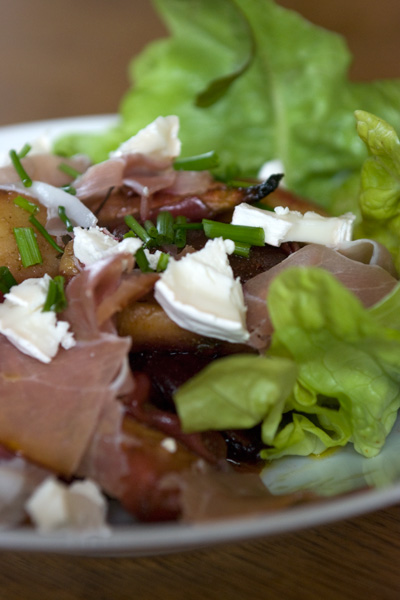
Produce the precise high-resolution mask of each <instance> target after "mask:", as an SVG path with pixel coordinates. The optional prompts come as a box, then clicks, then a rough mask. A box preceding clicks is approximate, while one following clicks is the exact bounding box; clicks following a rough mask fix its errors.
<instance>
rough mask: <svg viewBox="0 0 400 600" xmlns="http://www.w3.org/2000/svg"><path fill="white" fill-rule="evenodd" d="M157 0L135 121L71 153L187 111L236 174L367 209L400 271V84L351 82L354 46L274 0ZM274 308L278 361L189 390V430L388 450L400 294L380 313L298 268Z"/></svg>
mask: <svg viewBox="0 0 400 600" xmlns="http://www.w3.org/2000/svg"><path fill="white" fill-rule="evenodd" d="M153 1H154V4H155V6H156V8H157V10H158V12H159V13H160V15H161V16H162V18H163V19H164V20H165V22H166V24H167V27H168V28H169V30H170V34H171V35H170V37H168V38H167V39H163V40H159V41H156V42H153V43H151V44H150V45H149V46H148V47H147V48H146V49H145V50H144V51H143V52H142V54H141V55H140V56H139V57H137V58H135V59H134V60H133V62H132V64H131V67H130V75H131V79H132V88H131V89H130V90H129V91H128V92H127V93H126V95H125V97H124V98H123V100H122V103H121V107H120V122H119V124H118V125H117V126H116V127H114V128H113V129H111V130H109V131H107V132H104V133H103V134H101V135H99V134H95V135H88V134H84V135H69V136H67V137H65V138H63V139H61V140H59V141H58V142H57V144H56V147H55V150H56V152H58V153H61V154H66V155H71V154H75V153H78V152H83V153H86V154H89V156H91V158H92V159H93V160H94V161H100V160H103V159H105V158H107V157H108V153H109V152H110V151H111V150H113V149H115V148H116V147H117V146H118V145H119V144H120V143H121V142H123V141H124V140H126V139H127V138H128V137H130V136H131V135H134V134H135V133H136V132H137V131H138V130H139V129H141V128H142V127H144V126H146V125H147V124H148V123H150V122H151V121H153V120H154V119H155V118H157V117H158V116H159V115H164V116H165V115H169V114H175V115H178V116H179V118H180V122H181V133H180V138H181V140H182V149H183V152H182V156H191V155H196V154H201V153H204V152H207V151H211V150H213V151H216V152H217V153H218V155H219V157H220V159H221V166H220V167H219V171H218V172H217V173H216V175H217V176H220V177H223V176H225V177H227V174H229V173H230V174H234V176H236V177H237V176H240V175H245V176H253V175H256V174H257V173H258V171H259V169H260V167H261V166H262V165H263V164H264V163H265V162H266V161H268V160H272V159H280V160H281V161H282V162H283V164H284V171H285V185H286V187H288V188H289V189H291V190H293V191H294V192H295V193H297V194H299V195H302V196H304V197H306V198H308V199H311V200H314V201H315V202H317V203H318V204H320V205H321V206H323V207H325V208H326V209H327V210H329V211H331V212H332V213H333V214H335V213H336V214H338V213H341V212H345V211H349V210H352V211H353V212H355V213H356V214H358V217H359V218H358V224H357V237H369V238H374V239H376V240H378V241H380V242H382V243H383V244H385V245H386V246H387V247H388V248H389V249H390V251H391V252H392V255H393V257H394V260H395V263H396V266H397V269H398V270H399V272H400V243H399V242H400V140H399V138H398V136H397V134H396V132H395V130H396V129H397V130H399V131H400V111H399V106H400V80H386V81H375V82H369V83H360V82H353V81H350V80H349V77H348V69H349V64H350V60H351V57H350V54H349V52H348V50H347V47H346V45H345V42H344V40H343V39H342V38H341V37H340V36H338V35H336V34H334V33H331V32H328V31H326V30H323V29H321V28H319V27H317V26H314V25H312V24H311V23H309V22H308V21H306V20H305V19H303V18H302V17H301V16H300V15H298V14H296V13H294V12H291V11H288V10H286V9H284V8H282V7H280V6H278V5H277V4H275V3H274V2H273V1H271V0H218V2H215V0H184V1H182V0H153ZM361 109H362V110H361ZM354 115H355V117H356V119H354ZM375 115H379V117H378V116H375ZM389 123H390V124H391V125H389ZM357 133H358V135H357ZM360 173H361V177H360ZM358 202H359V204H358ZM268 309H269V312H270V316H271V320H272V323H273V326H274V334H273V337H272V344H271V346H270V348H269V349H268V350H267V352H266V353H265V354H264V355H263V356H257V357H256V356H249V355H234V356H230V357H227V358H223V359H219V360H217V361H214V362H213V363H212V364H211V365H210V366H208V367H207V368H206V369H204V370H203V371H202V372H201V373H199V374H198V375H197V376H195V377H194V378H192V379H191V380H190V381H188V382H187V383H186V384H184V385H183V386H182V387H181V388H180V389H179V390H178V391H177V393H176V398H175V400H176V406H177V410H178V413H179V416H180V419H181V421H182V425H183V428H184V430H185V431H188V432H189V431H202V430H209V429H216V430H223V429H227V428H228V429H231V428H250V427H253V426H256V425H260V426H261V435H262V440H263V442H264V443H265V445H266V447H265V449H264V450H263V451H262V456H263V457H264V458H278V457H281V456H284V455H287V454H300V455H308V454H311V453H314V454H319V453H321V452H323V451H324V450H325V449H327V448H331V447H335V446H343V445H345V444H347V443H348V442H352V443H353V444H354V447H355V449H356V450H357V451H358V452H359V453H361V454H363V455H365V456H374V455H376V454H377V453H378V452H379V450H380V449H381V448H382V446H383V444H384V442H385V438H386V436H387V435H388V433H389V431H390V429H391V428H392V426H393V424H394V422H395V419H396V414H397V411H398V409H399V407H400V368H399V366H400V363H399V357H400V316H399V315H400V287H399V286H398V287H396V288H395V289H394V291H393V292H392V293H391V294H390V295H389V296H387V297H386V298H385V299H384V300H383V301H381V302H380V303H379V304H378V305H376V306H374V307H373V308H370V309H365V308H364V307H363V306H362V305H361V303H360V302H359V301H358V299H357V298H356V297H355V296H354V295H353V294H352V293H351V292H349V291H348V290H347V289H346V288H345V287H343V286H342V285H341V284H340V283H339V282H338V281H337V280H336V279H335V278H334V277H333V276H332V275H330V274H329V273H327V272H325V271H323V270H321V269H317V268H312V267H310V268H302V269H290V270H287V271H284V272H282V273H281V274H280V275H278V276H277V277H276V278H275V279H274V281H273V283H272V284H271V287H270V292H269V296H268Z"/></svg>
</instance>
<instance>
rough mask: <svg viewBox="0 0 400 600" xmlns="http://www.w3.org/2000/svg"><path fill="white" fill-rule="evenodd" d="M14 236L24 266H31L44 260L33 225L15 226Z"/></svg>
mask: <svg viewBox="0 0 400 600" xmlns="http://www.w3.org/2000/svg"><path fill="white" fill-rule="evenodd" d="M14 236H15V241H16V242H17V246H18V251H19V254H20V257H21V261H22V266H23V267H31V266H33V265H38V264H41V263H42V262H43V259H42V255H41V253H40V250H39V246H38V243H37V239H36V236H35V232H34V231H33V229H32V227H14Z"/></svg>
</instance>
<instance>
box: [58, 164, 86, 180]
mask: <svg viewBox="0 0 400 600" xmlns="http://www.w3.org/2000/svg"><path fill="white" fill-rule="evenodd" d="M58 170H59V171H62V172H63V173H65V174H66V175H69V176H70V177H72V178H73V179H76V178H77V177H79V176H80V175H82V173H80V172H79V171H77V169H74V167H71V165H68V164H67V163H60V164H59V165H58Z"/></svg>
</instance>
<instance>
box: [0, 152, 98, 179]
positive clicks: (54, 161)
mask: <svg viewBox="0 0 400 600" xmlns="http://www.w3.org/2000/svg"><path fill="white" fill-rule="evenodd" d="M21 162H22V166H23V167H24V169H25V171H26V172H27V173H28V175H29V177H30V178H31V179H32V180H34V181H42V182H44V183H48V184H50V185H54V186H56V187H61V186H63V185H67V184H68V183H70V182H71V179H72V178H71V176H70V175H67V174H66V173H64V172H63V171H61V170H60V169H59V166H60V165H61V164H62V163H66V164H67V165H69V166H70V167H72V168H73V169H75V170H76V171H79V172H80V173H83V172H84V171H86V169H87V168H88V166H89V165H90V160H89V158H88V157H87V156H83V155H79V156H75V157H73V158H62V157H60V156H55V155H54V154H32V155H30V154H28V155H27V156H26V157H25V158H23V159H22V161H21ZM20 181H21V178H20V176H19V175H18V173H17V172H16V170H15V169H14V167H13V165H12V164H10V165H6V166H3V167H1V168H0V185H7V184H11V183H18V182H20Z"/></svg>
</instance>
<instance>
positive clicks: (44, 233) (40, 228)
mask: <svg viewBox="0 0 400 600" xmlns="http://www.w3.org/2000/svg"><path fill="white" fill-rule="evenodd" d="M29 221H30V222H31V223H32V225H34V226H35V227H36V229H37V230H38V232H39V233H40V234H41V235H42V236H43V237H44V239H45V240H46V241H47V242H48V243H49V244H50V245H51V246H53V248H54V249H55V250H57V252H59V253H60V254H62V253H63V252H64V250H63V249H62V248H60V246H59V245H58V244H57V243H56V242H55V241H54V240H53V238H52V237H51V235H50V234H49V232H48V231H46V228H45V227H43V225H42V224H41V223H39V221H38V220H37V218H36V217H34V216H33V215H31V216H30V217H29Z"/></svg>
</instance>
